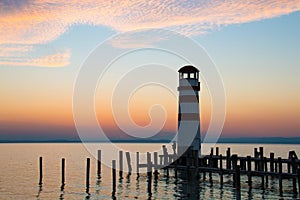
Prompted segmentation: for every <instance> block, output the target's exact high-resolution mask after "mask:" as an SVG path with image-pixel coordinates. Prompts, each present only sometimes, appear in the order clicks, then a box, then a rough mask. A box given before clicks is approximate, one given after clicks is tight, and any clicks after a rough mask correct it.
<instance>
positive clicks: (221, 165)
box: [220, 154, 223, 188]
mask: <svg viewBox="0 0 300 200" xmlns="http://www.w3.org/2000/svg"><path fill="white" fill-rule="evenodd" d="M220 184H221V188H223V156H222V154H220Z"/></svg>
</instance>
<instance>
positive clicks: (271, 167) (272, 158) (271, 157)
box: [270, 153, 274, 177]
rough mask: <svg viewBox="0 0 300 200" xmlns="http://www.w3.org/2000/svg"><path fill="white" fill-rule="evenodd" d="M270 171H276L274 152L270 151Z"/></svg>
mask: <svg viewBox="0 0 300 200" xmlns="http://www.w3.org/2000/svg"><path fill="white" fill-rule="evenodd" d="M270 171H271V172H274V153H270ZM272 177H273V176H272Z"/></svg>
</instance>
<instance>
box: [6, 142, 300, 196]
mask: <svg viewBox="0 0 300 200" xmlns="http://www.w3.org/2000/svg"><path fill="white" fill-rule="evenodd" d="M161 145H162V144H118V146H119V147H120V148H122V149H124V151H131V152H135V151H140V152H141V162H144V161H145V158H143V157H142V156H144V155H143V152H146V151H155V150H157V149H160V148H161ZM217 146H219V147H220V153H222V154H223V155H225V150H226V148H227V147H231V149H232V153H238V154H239V155H244V156H246V155H253V148H254V147H259V146H264V148H265V153H266V155H269V152H271V151H272V152H274V153H275V156H276V157H278V156H282V157H287V154H288V151H289V150H295V151H296V153H297V154H298V155H300V145H261V144H259V145H252V144H251V145H249V144H218V145H217ZM90 149H91V151H95V152H96V149H102V151H103V162H105V163H107V164H109V163H110V162H111V160H112V159H117V155H118V154H117V153H118V151H117V150H111V148H110V146H109V144H92V148H90ZM169 151H170V152H172V150H171V149H169ZM39 156H43V161H44V165H43V170H44V176H43V184H42V187H39V185H38V158H39ZM131 156H132V158H131V159H132V161H133V162H135V156H134V153H132V155H131ZM87 157H91V179H90V188H89V191H88V193H87V192H86V186H85V167H86V158H87ZM61 158H66V185H65V187H64V189H63V190H61V178H60V177H61V174H60V173H61ZM0 160H1V166H0V199H112V198H113V197H112V186H111V185H112V183H111V169H110V168H109V167H105V166H102V177H101V178H100V179H98V178H97V176H96V160H95V159H94V158H93V156H92V155H91V154H90V153H89V152H88V151H87V150H86V148H85V147H84V146H83V145H82V144H0ZM124 160H125V155H124ZM124 168H126V169H127V166H126V163H125V161H124ZM126 169H125V170H126ZM133 171H134V172H135V167H134V164H133ZM117 175H118V173H117ZM124 176H125V177H124V179H121V180H119V179H118V181H117V188H116V193H115V197H116V199H198V198H199V199H233V198H234V193H235V191H234V189H232V187H231V185H232V181H231V177H227V176H225V177H224V186H223V188H222V189H220V185H219V176H218V175H214V176H213V181H212V182H210V181H209V180H208V178H207V180H206V181H205V182H203V181H202V179H201V181H196V180H194V181H186V180H185V179H184V178H179V179H177V180H176V179H175V178H174V175H173V173H172V171H171V172H170V177H169V178H166V177H165V176H164V171H162V170H161V171H160V175H159V179H158V180H157V181H156V182H155V181H153V182H152V187H151V193H149V191H148V189H147V177H146V176H145V175H141V176H140V178H139V179H136V175H135V174H132V175H131V176H130V177H129V178H127V177H126V173H125V174H124ZM117 178H118V177H117ZM246 179H247V177H242V180H241V185H242V194H241V195H242V199H279V196H278V194H279V192H278V188H277V186H278V182H277V180H276V179H275V180H271V181H270V183H269V185H268V187H267V188H266V189H265V190H261V189H260V179H259V178H254V179H253V181H254V183H253V188H252V190H250V191H249V189H248V186H247V183H246ZM283 185H284V198H285V199H291V198H292V197H293V194H292V183H291V181H287V180H285V181H284V183H283ZM187 193H190V194H191V195H190V197H186V196H185V195H186V194H187Z"/></svg>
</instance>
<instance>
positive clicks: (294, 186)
mask: <svg viewBox="0 0 300 200" xmlns="http://www.w3.org/2000/svg"><path fill="white" fill-rule="evenodd" d="M291 167H292V173H293V174H296V173H297V166H296V158H295V157H294V156H293V157H292V163H291ZM292 182H293V193H294V194H295V195H297V180H296V177H293V179H292Z"/></svg>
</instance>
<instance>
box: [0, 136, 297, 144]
mask: <svg viewBox="0 0 300 200" xmlns="http://www.w3.org/2000/svg"><path fill="white" fill-rule="evenodd" d="M213 141H214V140H212V139H208V140H206V142H205V143H212V142H213ZM110 142H113V143H169V142H171V140H168V139H166V140H118V139H111V141H110ZM0 143H82V141H81V140H79V139H76V140H63V139H61V140H60V139H56V140H51V139H49V140H21V139H20V140H0ZM84 143H108V141H103V140H89V141H84ZM217 143H220V144H300V137H292V138H284V137H268V138H266V137H264V138H220V139H219V140H218V142H217Z"/></svg>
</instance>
